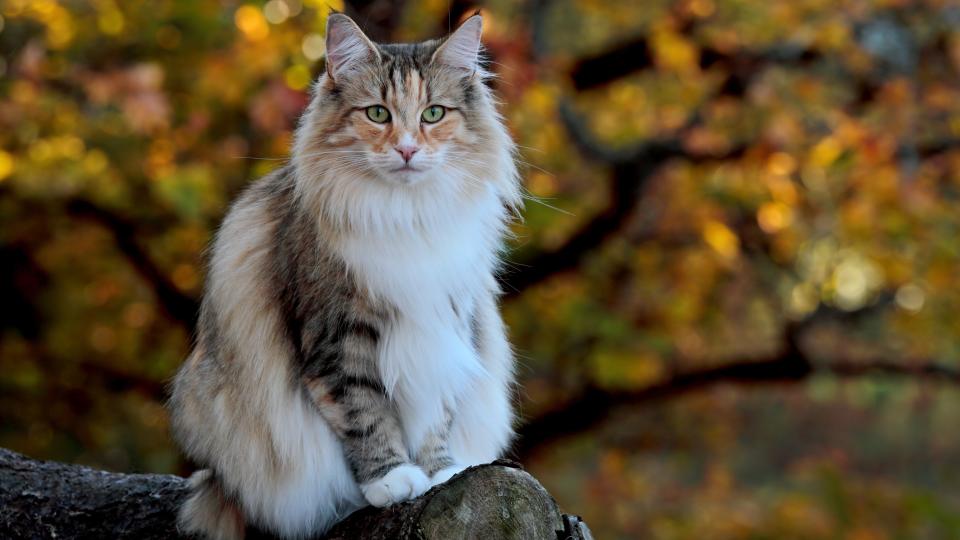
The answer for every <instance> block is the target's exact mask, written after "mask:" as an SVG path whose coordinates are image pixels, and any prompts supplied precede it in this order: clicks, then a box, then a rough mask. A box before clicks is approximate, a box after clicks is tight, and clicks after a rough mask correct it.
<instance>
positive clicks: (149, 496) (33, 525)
mask: <svg viewBox="0 0 960 540" xmlns="http://www.w3.org/2000/svg"><path fill="white" fill-rule="evenodd" d="M186 495H187V483H186V480H185V479H184V478H181V477H179V476H173V475H162V474H119V473H109V472H104V471H98V470H95V469H91V468H89V467H83V466H79V465H66V464H62V463H55V462H49V461H36V460H33V459H29V458H27V457H24V456H22V455H20V454H17V453H15V452H11V451H9V450H5V449H0V538H5V539H6V538H9V539H35V538H136V539H138V540H140V539H143V540H151V539H161V538H165V539H169V538H184V536H182V535H180V534H179V533H178V532H177V529H176V523H175V521H176V520H175V518H176V512H177V508H178V507H179V505H180V503H181V502H182V501H183V499H184V498H185V497H186ZM248 537H249V538H271V536H269V535H266V534H264V533H261V532H258V531H249V533H248ZM324 538H326V539H330V540H333V539H360V540H381V539H383V540H386V539H411V540H412V539H417V540H428V539H440V538H443V539H469V538H482V539H484V540H493V539H499V538H516V539H533V540H539V539H543V540H557V539H558V538H559V539H564V540H566V539H570V540H588V539H590V533H589V529H587V527H586V525H585V524H584V523H583V522H582V521H580V519H579V518H577V517H576V516H568V515H563V514H561V513H560V511H559V509H558V508H557V503H556V501H554V500H553V497H551V496H550V494H549V493H547V491H546V490H545V489H544V488H543V486H542V485H540V483H539V482H537V481H536V479H534V478H533V477H532V476H530V475H529V474H527V473H526V472H524V471H523V470H522V469H521V468H520V467H519V466H518V465H517V464H516V463H512V462H509V461H497V462H494V463H491V464H488V465H480V466H477V467H471V468H470V469H468V470H466V471H464V472H463V473H461V474H459V475H457V476H455V477H454V478H452V479H451V480H450V481H449V482H447V483H445V484H443V485H441V486H438V487H436V488H434V489H432V490H430V491H429V492H427V493H425V494H424V495H422V496H421V497H419V498H417V499H415V500H412V501H408V502H406V503H403V504H398V505H394V506H392V507H390V508H372V507H368V508H364V509H362V510H359V511H357V512H355V513H354V514H352V515H351V516H349V517H347V518H346V519H345V520H343V521H342V522H340V523H339V524H337V525H336V526H335V527H334V528H333V529H332V530H331V531H329V532H328V533H327V535H326V536H325V537H324Z"/></svg>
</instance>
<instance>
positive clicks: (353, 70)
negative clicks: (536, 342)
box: [170, 14, 520, 538]
mask: <svg viewBox="0 0 960 540" xmlns="http://www.w3.org/2000/svg"><path fill="white" fill-rule="evenodd" d="M481 26H482V21H481V18H480V16H479V15H475V16H473V17H471V18H470V19H468V20H467V21H466V22H465V23H464V24H463V25H461V26H460V28H458V29H457V30H456V31H455V32H454V33H453V34H451V35H450V36H449V37H448V38H447V39H446V40H443V41H429V42H425V43H418V44H409V45H378V44H374V43H372V42H371V41H370V40H368V39H367V38H366V37H365V36H364V35H363V33H362V32H361V31H360V29H359V28H358V27H357V26H356V25H355V24H354V23H353V21H351V20H350V19H349V18H347V17H346V16H345V15H341V14H333V15H331V16H330V18H329V21H328V26H327V64H326V66H327V69H326V73H324V74H323V75H322V76H321V77H320V79H319V80H318V81H317V82H316V84H315V86H314V95H313V100H312V102H311V104H310V106H309V108H308V109H307V111H306V113H305V114H304V117H303V119H302V120H301V125H300V127H299V128H298V131H297V133H296V140H295V146H294V149H293V153H292V159H291V163H290V164H289V165H288V166H286V167H284V168H282V169H280V170H278V171H275V172H274V173H272V174H271V175H269V176H268V177H266V178H264V179H262V180H260V181H258V182H256V183H254V184H253V185H251V187H250V188H248V189H247V190H246V192H244V193H243V195H241V196H240V197H239V199H238V200H237V201H236V202H235V204H234V205H233V207H232V208H231V210H230V212H229V214H228V215H227V217H226V218H225V219H224V222H223V224H222V226H221V228H220V230H219V232H218V234H217V237H216V240H215V242H214V245H213V248H212V252H211V260H210V267H209V274H208V276H207V282H206V288H205V292H204V298H203V303H202V308H201V314H200V324H199V329H198V336H197V343H196V346H195V348H194V350H193V351H192V353H191V354H190V356H189V358H188V359H187V361H186V362H185V363H184V365H183V366H182V368H181V369H180V371H179V373H178V374H177V376H176V379H175V380H174V383H173V392H172V398H171V402H170V409H171V415H172V425H173V431H174V435H175V437H176V439H177V440H178V441H179V443H180V444H181V445H182V447H183V449H184V450H185V452H186V453H187V455H188V456H189V457H190V458H191V459H193V460H195V461H196V462H197V463H199V464H200V465H202V466H203V467H204V469H203V470H201V471H200V472H198V473H196V474H195V475H194V477H193V478H192V486H193V487H192V494H191V496H190V498H189V499H188V500H187V501H186V503H185V504H184V506H183V508H182V510H181V513H180V526H181V528H182V530H184V531H185V532H191V533H200V534H202V535H204V536H206V537H208V538H241V537H242V536H243V534H244V530H245V528H246V527H247V526H249V525H254V526H256V527H258V528H260V529H263V530H266V531H269V532H272V533H275V534H278V535H281V536H284V537H288V538H306V537H311V536H315V535H317V534H319V533H322V532H323V531H325V530H327V529H328V528H329V527H330V526H331V525H332V524H333V523H335V522H336V521H337V520H339V519H341V518H342V517H344V516H346V515H347V514H349V513H350V512H352V511H354V510H356V509H357V508H360V507H362V506H364V505H366V504H373V505H376V506H386V505H390V504H393V503H396V502H399V501H403V500H406V499H408V498H412V497H416V496H418V495H420V494H421V493H423V492H424V491H425V490H427V489H428V488H429V487H430V486H432V485H436V484H439V483H442V482H444V481H446V480H447V479H449V478H450V477H451V476H452V475H454V474H455V473H457V472H458V471H460V470H462V469H463V468H465V467H467V466H470V465H474V464H479V463H484V462H488V461H491V460H493V459H495V458H497V457H498V456H499V455H500V454H501V452H502V451H503V449H504V448H505V447H506V445H507V444H508V442H509V439H510V437H511V424H512V421H513V415H512V409H511V399H510V393H511V385H512V382H513V373H512V370H513V359H512V355H511V352H510V347H509V345H508V343H507V339H506V335H505V331H504V327H503V323H502V321H501V318H500V315H499V313H498V311H497V296H498V294H499V290H498V287H497V283H496V281H495V278H494V273H495V272H496V271H497V267H498V256H499V253H500V250H501V248H502V240H503V237H504V235H505V233H506V228H507V225H508V222H509V220H510V217H511V216H512V215H513V213H514V212H515V211H516V210H517V208H518V207H519V203H520V201H519V187H518V183H517V173H516V169H515V166H514V161H513V144H512V142H511V141H510V138H509V136H508V135H507V133H506V130H505V129H504V127H503V125H502V122H501V120H500V117H499V116H498V114H497V112H496V110H495V106H494V102H493V99H492V97H491V95H490V92H489V89H488V88H487V86H486V84H485V81H484V79H485V77H486V76H487V74H486V73H485V71H484V70H483V69H482V67H481V66H480V64H479V62H478V53H479V50H480V30H481ZM372 105H381V106H383V107H386V109H388V110H389V112H390V115H391V121H389V122H386V123H377V122H374V121H372V120H371V119H370V118H369V117H368V116H367V114H366V112H365V111H366V108H367V107H369V106H372ZM432 105H440V106H443V107H445V111H446V113H445V115H444V117H443V118H441V119H440V120H439V121H437V122H436V123H428V122H425V121H423V120H421V113H422V112H423V111H424V109H425V108H427V107H430V106H432Z"/></svg>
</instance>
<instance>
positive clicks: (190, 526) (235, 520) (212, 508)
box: [177, 469, 246, 540]
mask: <svg viewBox="0 0 960 540" xmlns="http://www.w3.org/2000/svg"><path fill="white" fill-rule="evenodd" d="M189 482H190V497H189V498H188V499H187V500H186V501H185V502H184V503H183V506H182V507H181V508H180V513H179V515H178V516H177V526H178V527H179V529H180V531H182V532H184V533H187V534H195V535H198V536H200V537H202V538H207V539H209V540H243V536H244V531H245V530H246V524H245V523H244V519H243V514H242V513H241V512H240V508H239V507H238V506H237V504H236V503H235V502H234V501H232V500H230V498H229V497H227V496H226V495H225V494H224V493H223V489H222V488H221V487H220V483H219V482H218V481H217V478H216V476H214V474H213V471H211V470H210V469H203V470H200V471H197V472H195V473H193V475H192V476H191V477H190V480H189Z"/></svg>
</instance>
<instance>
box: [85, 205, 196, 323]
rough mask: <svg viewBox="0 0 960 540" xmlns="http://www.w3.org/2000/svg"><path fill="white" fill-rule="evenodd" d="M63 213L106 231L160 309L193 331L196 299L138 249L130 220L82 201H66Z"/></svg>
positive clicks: (135, 228) (136, 234)
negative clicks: (147, 288) (181, 289)
mask: <svg viewBox="0 0 960 540" xmlns="http://www.w3.org/2000/svg"><path fill="white" fill-rule="evenodd" d="M67 212H68V213H69V214H70V215H72V216H74V217H77V218H83V219H89V220H92V221H94V222H95V223H98V224H99V225H101V226H102V227H103V228H104V229H106V230H107V231H108V232H110V234H111V235H112V236H113V239H114V241H115V242H116V245H117V249H118V250H119V251H120V253H121V254H123V256H124V257H126V258H127V260H128V261H130V263H131V264H132V265H133V267H134V268H135V269H136V271H137V272H138V273H139V274H140V276H141V277H142V278H143V279H144V281H146V282H147V284H148V285H149V286H150V287H151V288H152V289H153V292H154V295H155V296H156V300H157V304H158V305H159V306H160V308H161V309H162V310H163V311H164V312H165V313H166V314H167V315H168V316H170V318H172V319H173V320H175V321H178V322H180V323H181V324H183V326H184V327H186V328H187V329H189V330H192V329H193V327H194V324H195V323H196V320H197V310H198V308H199V304H198V303H197V300H196V299H195V298H193V297H191V296H189V295H187V294H184V293H183V292H181V291H180V289H178V288H177V286H176V285H174V284H173V282H172V281H170V279H169V278H168V277H167V274H166V273H165V272H164V271H163V270H162V269H161V268H160V267H159V266H157V264H156V263H155V262H154V261H153V259H152V258H151V257H150V255H149V254H148V253H147V251H146V250H145V249H144V248H143V247H141V245H140V240H139V238H138V237H139V236H140V234H139V231H138V227H137V224H136V223H135V222H134V221H132V220H130V219H127V218H125V217H123V216H120V215H118V214H116V213H114V212H112V211H110V210H107V209H105V208H102V207H100V206H97V205H95V204H93V203H92V202H90V201H87V200H85V199H72V200H70V201H68V202H67Z"/></svg>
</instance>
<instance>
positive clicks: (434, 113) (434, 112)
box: [420, 105, 447, 124]
mask: <svg viewBox="0 0 960 540" xmlns="http://www.w3.org/2000/svg"><path fill="white" fill-rule="evenodd" d="M446 112H447V110H446V109H444V108H443V107H441V106H440V105H431V106H429V107H427V108H426V109H424V111H423V114H421V115H420V118H423V121H424V122H426V123H428V124H432V123H434V122H437V121H439V120H440V119H441V118H443V115H444V113H446Z"/></svg>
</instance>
